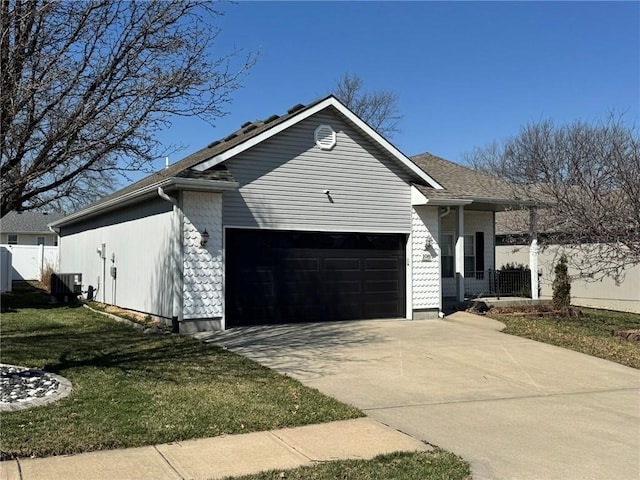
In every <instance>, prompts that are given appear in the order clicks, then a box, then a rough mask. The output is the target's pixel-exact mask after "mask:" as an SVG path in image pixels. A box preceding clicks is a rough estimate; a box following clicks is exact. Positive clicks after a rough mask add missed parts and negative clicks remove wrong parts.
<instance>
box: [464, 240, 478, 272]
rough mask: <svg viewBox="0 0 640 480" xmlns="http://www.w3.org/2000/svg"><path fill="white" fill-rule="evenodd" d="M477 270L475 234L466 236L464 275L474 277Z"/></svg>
mask: <svg viewBox="0 0 640 480" xmlns="http://www.w3.org/2000/svg"><path fill="white" fill-rule="evenodd" d="M475 272H476V245H475V242H474V241H473V235H465V236H464V276H465V277H472V276H473V275H474V274H475Z"/></svg>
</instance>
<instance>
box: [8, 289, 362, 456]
mask: <svg viewBox="0 0 640 480" xmlns="http://www.w3.org/2000/svg"><path fill="white" fill-rule="evenodd" d="M46 300H47V297H46V296H44V295H41V294H39V293H38V292H34V291H33V290H24V289H20V288H18V289H16V291H15V294H14V295H6V296H5V295H3V296H2V310H3V313H2V324H1V328H2V330H1V335H2V338H1V340H2V350H1V353H0V361H1V362H2V363H8V364H14V365H22V366H27V367H33V368H39V369H43V370H46V371H48V372H53V373H56V374H59V375H62V376H64V377H66V378H67V379H69V380H70V381H71V383H72V384H73V391H72V393H71V395H70V396H69V397H67V398H65V399H63V400H61V401H59V402H56V403H53V404H51V405H49V406H46V407H37V408H33V409H30V410H23V411H18V412H11V413H4V412H3V413H2V414H1V415H2V418H1V424H2V435H1V438H0V450H1V452H2V456H3V457H4V458H12V457H25V456H32V455H33V456H39V457H40V456H48V455H59V454H70V453H79V452H86V451H92V450H101V449H112V448H124V447H136V446H142V445H151V444H158V443H166V442H171V441H178V440H185V439H190V438H198V437H210V436H215V435H221V434H233V433H246V432H251V431H260V430H269V429H276V428H282V427H292V426H298V425H306V424H312V423H321V422H329V421H333V420H344V419H349V418H356V417H360V416H362V413H361V412H360V411H359V410H357V409H355V408H353V407H350V406H348V405H345V404H342V403H340V402H338V401H336V400H334V399H332V398H329V397H327V396H324V395H322V394H321V393H319V392H318V391H316V390H314V389H310V388H307V387H305V386H303V385H302V384H301V383H299V382H297V381H296V380H293V379H291V378H289V377H285V376H282V375H279V374H277V373H275V372H273V371H271V370H269V369H267V368H264V367H262V366H260V365H258V364H256V363H255V362H253V361H251V360H248V359H246V358H244V357H241V356H238V355H235V354H233V353H231V352H228V351H225V350H223V349H221V348H218V347H216V346H213V345H209V344H204V343H202V342H199V341H196V340H194V339H192V338H190V337H186V336H179V335H148V334H147V335H145V334H142V333H140V332H139V331H137V330H135V329H132V328H130V327H127V326H125V325H123V324H120V323H118V322H115V321H113V320H110V319H108V318H105V317H104V316H102V315H100V314H97V313H93V312H91V311H89V310H88V309H86V308H83V307H81V306H76V307H73V306H51V305H48V304H47V301H46Z"/></svg>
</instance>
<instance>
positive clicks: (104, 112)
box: [0, 0, 255, 218]
mask: <svg viewBox="0 0 640 480" xmlns="http://www.w3.org/2000/svg"><path fill="white" fill-rule="evenodd" d="M221 14H222V13H221V12H220V11H218V10H216V9H215V8H214V5H213V4H212V3H211V2H208V1H205V0H167V1H136V0H131V1H118V0H89V1H71V0H66V1H65V0H62V1H52V0H1V5H0V25H1V27H2V31H1V33H0V35H1V37H0V64H1V74H0V82H1V83H0V100H1V103H0V142H1V143H0V148H1V159H0V175H1V183H0V186H1V189H2V205H1V211H0V218H1V217H2V216H4V215H5V214H6V213H7V212H8V211H10V210H26V209H35V208H39V207H42V206H44V205H51V204H56V203H57V202H60V201H63V202H67V204H71V205H72V206H78V205H81V204H85V203H87V202H88V201H91V200H93V199H95V198H96V197H97V196H100V195H102V194H103V193H105V192H106V191H108V190H110V189H112V188H113V186H114V184H115V183H117V179H118V178H119V176H118V174H125V175H126V173H127V172H131V171H139V170H144V171H148V169H149V168H150V166H151V162H152V161H153V160H154V159H155V158H158V157H159V156H161V155H163V154H164V153H166V149H167V147H168V146H166V145H165V146H163V145H160V144H159V142H158V141H157V140H156V139H155V136H154V135H155V133H156V132H157V131H158V130H159V129H162V128H166V127H167V126H169V125H170V122H171V119H172V117H173V118H175V116H194V115H195V116H199V117H201V118H203V119H205V120H207V121H209V122H212V121H213V119H215V118H218V117H220V116H222V115H224V114H225V111H224V110H223V108H224V106H225V104H226V103H227V102H229V100H230V94H231V92H233V90H234V89H236V88H238V87H239V82H240V80H241V78H242V77H243V75H244V74H245V72H246V71H247V69H248V68H249V67H250V66H251V64H252V63H253V62H254V60H255V59H254V57H252V56H250V55H249V56H247V57H240V56H239V52H229V53H228V54H223V55H215V56H214V55H213V46H214V45H213V44H214V40H215V39H216V36H217V34H218V32H219V30H218V29H217V28H216V27H215V26H214V25H213V20H215V18H216V17H217V16H218V15H221Z"/></svg>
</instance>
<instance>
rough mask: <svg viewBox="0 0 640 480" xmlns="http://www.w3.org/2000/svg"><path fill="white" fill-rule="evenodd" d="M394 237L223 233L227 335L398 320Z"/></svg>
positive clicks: (400, 295) (401, 275)
mask: <svg viewBox="0 0 640 480" xmlns="http://www.w3.org/2000/svg"><path fill="white" fill-rule="evenodd" d="M405 243H406V236H405V235H398V234H361V233H315V232H291V231H273V230H242V229H227V231H226V243H225V263H226V287H225V291H226V308H225V314H226V318H227V326H228V327H236V326H241V325H259V324H273V323H294V322H317V321H325V320H326V321H333V320H358V319H365V318H393V317H404V315H405Z"/></svg>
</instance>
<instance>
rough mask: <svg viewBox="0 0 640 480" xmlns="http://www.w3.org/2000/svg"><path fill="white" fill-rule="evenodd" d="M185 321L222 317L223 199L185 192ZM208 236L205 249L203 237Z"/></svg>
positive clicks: (200, 193) (217, 196) (209, 194)
mask: <svg viewBox="0 0 640 480" xmlns="http://www.w3.org/2000/svg"><path fill="white" fill-rule="evenodd" d="M182 210H183V212H184V223H183V242H184V274H183V295H184V303H183V318H184V319H186V320H189V319H202V318H217V317H222V302H223V292H222V195H221V194H219V193H208V192H184V194H183V203H182ZM205 229H206V230H207V233H209V241H208V242H207V245H206V246H204V247H203V246H201V245H200V239H201V233H202V232H204V230H205Z"/></svg>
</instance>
